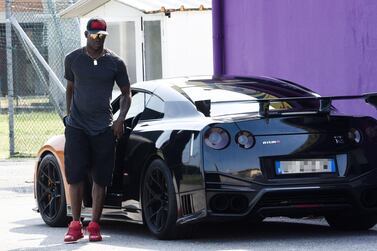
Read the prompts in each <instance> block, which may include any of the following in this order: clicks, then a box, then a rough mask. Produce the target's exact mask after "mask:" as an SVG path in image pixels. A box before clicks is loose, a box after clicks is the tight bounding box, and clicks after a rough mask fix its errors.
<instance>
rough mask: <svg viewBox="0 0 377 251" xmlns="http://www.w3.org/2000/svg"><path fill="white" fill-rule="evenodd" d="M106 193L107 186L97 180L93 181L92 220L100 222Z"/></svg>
mask: <svg viewBox="0 0 377 251" xmlns="http://www.w3.org/2000/svg"><path fill="white" fill-rule="evenodd" d="M105 194H106V187H104V186H100V185H98V184H97V183H96V182H94V181H93V188H92V200H93V204H92V210H93V211H92V221H93V222H97V223H99V221H100V218H101V214H102V208H103V203H104V202H105Z"/></svg>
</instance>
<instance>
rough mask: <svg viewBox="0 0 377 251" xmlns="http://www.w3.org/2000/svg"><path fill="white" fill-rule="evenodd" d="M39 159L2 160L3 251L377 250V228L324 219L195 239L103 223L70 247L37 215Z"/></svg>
mask: <svg viewBox="0 0 377 251" xmlns="http://www.w3.org/2000/svg"><path fill="white" fill-rule="evenodd" d="M33 170H34V160H32V159H31V160H10V161H9V160H6V161H0V250H1V251H2V250H101V251H104V250H279V251H281V250H363V251H364V250H365V251H366V250H377V227H374V228H373V229H372V230H369V231H351V232H340V231H334V230H332V229H330V228H329V227H328V225H327V223H326V222H325V221H324V220H323V219H305V220H302V219H300V220H292V219H287V218H271V219H267V221H266V222H263V223H262V224H260V225H246V224H242V223H241V224H230V223H223V224H202V225H199V226H198V227H197V229H196V231H195V233H194V236H193V238H191V239H187V240H176V241H160V240H156V239H155V238H154V237H153V236H152V235H151V234H149V232H148V230H147V229H146V228H145V227H144V226H141V225H135V224H131V223H119V222H110V221H106V222H102V233H103V237H104V240H103V241H102V242H97V243H90V242H89V241H88V237H85V238H84V239H83V240H81V241H79V242H78V243H75V244H65V243H64V242H63V236H64V234H65V232H66V228H52V227H48V226H47V225H45V224H44V222H43V221H42V219H41V218H40V216H39V214H38V213H36V212H34V211H32V208H33V207H35V202H34V198H33V189H32V188H33V185H32V182H33Z"/></svg>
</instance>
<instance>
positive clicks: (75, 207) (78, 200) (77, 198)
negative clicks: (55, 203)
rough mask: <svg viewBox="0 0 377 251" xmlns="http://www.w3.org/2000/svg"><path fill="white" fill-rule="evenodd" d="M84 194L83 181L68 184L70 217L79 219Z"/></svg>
mask: <svg viewBox="0 0 377 251" xmlns="http://www.w3.org/2000/svg"><path fill="white" fill-rule="evenodd" d="M83 194H84V182H82V181H81V182H79V183H76V184H70V185H69V196H70V197H71V209H72V218H73V220H74V221H79V220H80V218H81V206H82V199H83Z"/></svg>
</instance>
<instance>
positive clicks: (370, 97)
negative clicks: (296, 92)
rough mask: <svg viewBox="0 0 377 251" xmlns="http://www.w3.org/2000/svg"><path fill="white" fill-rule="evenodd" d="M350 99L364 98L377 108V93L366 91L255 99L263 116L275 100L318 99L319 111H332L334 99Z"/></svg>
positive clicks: (268, 111)
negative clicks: (358, 93)
mask: <svg viewBox="0 0 377 251" xmlns="http://www.w3.org/2000/svg"><path fill="white" fill-rule="evenodd" d="M350 99H364V100H365V102H366V103H368V104H370V105H372V106H373V107H374V108H376V109H377V93H365V94H362V95H351V96H327V97H289V98H275V99H259V100H255V101H256V102H258V103H259V115H260V116H262V117H268V115H269V113H270V103H274V102H287V101H306V100H316V101H319V108H318V112H320V113H329V112H330V111H331V107H332V101H333V100H350Z"/></svg>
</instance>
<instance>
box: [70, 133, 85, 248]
mask: <svg viewBox="0 0 377 251" xmlns="http://www.w3.org/2000/svg"><path fill="white" fill-rule="evenodd" d="M65 138H66V141H65V148H64V164H65V175H66V178H67V182H68V184H69V189H68V193H69V195H70V198H71V209H72V216H73V221H71V223H70V224H69V226H68V232H67V233H66V235H65V236H64V241H65V242H74V241H77V240H79V239H81V238H83V237H84V234H83V230H82V224H81V222H80V216H81V205H82V200H83V194H84V182H83V180H84V178H85V177H86V176H87V173H88V171H89V169H88V166H89V165H88V164H89V160H90V155H89V149H90V147H89V141H88V139H87V136H86V135H85V133H84V132H83V131H82V130H79V129H76V128H72V127H69V126H67V127H66V129H65Z"/></svg>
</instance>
